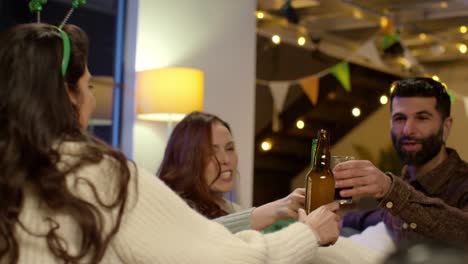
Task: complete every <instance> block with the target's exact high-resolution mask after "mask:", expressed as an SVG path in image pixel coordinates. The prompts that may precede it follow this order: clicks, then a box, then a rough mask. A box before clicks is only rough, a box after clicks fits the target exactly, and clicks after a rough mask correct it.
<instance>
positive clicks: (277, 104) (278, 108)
mask: <svg viewBox="0 0 468 264" xmlns="http://www.w3.org/2000/svg"><path fill="white" fill-rule="evenodd" d="M290 84H291V82H270V83H269V87H270V91H271V96H272V97H273V109H272V110H273V111H272V121H271V125H272V130H273V131H274V132H278V131H279V130H280V128H281V124H280V120H279V114H280V113H281V112H282V111H283V107H284V101H285V100H286V96H287V95H288V90H289V85H290Z"/></svg>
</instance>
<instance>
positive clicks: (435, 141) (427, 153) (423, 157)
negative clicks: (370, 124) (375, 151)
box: [391, 127, 445, 166]
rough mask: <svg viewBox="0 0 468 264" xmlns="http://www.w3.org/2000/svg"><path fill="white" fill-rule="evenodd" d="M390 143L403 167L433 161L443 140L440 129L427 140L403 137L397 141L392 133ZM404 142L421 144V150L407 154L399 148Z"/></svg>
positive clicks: (441, 129)
mask: <svg viewBox="0 0 468 264" xmlns="http://www.w3.org/2000/svg"><path fill="white" fill-rule="evenodd" d="M391 136H392V142H393V147H394V148H395V150H396V152H397V154H398V156H399V157H400V160H401V162H403V164H405V165H415V166H420V165H424V164H426V163H427V162H429V161H430V160H431V159H433V158H434V157H435V156H436V155H437V154H438V153H439V152H440V149H441V148H442V146H443V145H444V144H445V143H444V140H443V128H442V127H441V128H440V129H439V131H437V133H435V134H432V135H430V136H429V137H427V138H419V139H418V138H415V137H412V136H403V137H401V138H400V139H399V140H398V139H397V137H396V135H395V134H394V133H393V132H392V133H391ZM404 140H412V141H415V142H416V143H419V144H421V149H420V150H419V151H416V152H407V151H405V150H403V149H402V148H401V145H402V142H403V141H404Z"/></svg>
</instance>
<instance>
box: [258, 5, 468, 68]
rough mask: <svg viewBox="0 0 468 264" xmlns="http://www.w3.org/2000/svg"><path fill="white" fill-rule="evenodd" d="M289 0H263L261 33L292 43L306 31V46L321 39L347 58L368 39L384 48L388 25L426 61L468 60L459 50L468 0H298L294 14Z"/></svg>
mask: <svg viewBox="0 0 468 264" xmlns="http://www.w3.org/2000/svg"><path fill="white" fill-rule="evenodd" d="M288 2H289V1H286V0H258V10H259V11H262V12H264V13H265V17H264V19H259V20H258V32H259V34H261V35H265V36H271V35H272V34H279V35H280V36H281V37H282V38H283V39H285V41H289V42H290V43H295V42H296V39H297V36H299V35H304V36H305V37H306V38H307V40H308V45H305V46H304V48H309V49H310V48H316V47H317V45H315V44H314V42H316V43H319V44H320V46H321V47H320V48H322V50H323V51H324V52H328V53H331V55H333V56H336V57H346V56H347V55H349V51H354V50H356V49H357V48H359V47H360V46H361V45H362V44H363V43H364V42H365V41H367V40H373V41H374V43H375V44H376V46H377V47H380V46H381V45H382V41H383V38H384V32H383V31H384V30H383V29H385V28H388V26H385V24H382V23H387V25H392V26H393V28H394V29H395V30H398V31H399V33H400V35H399V36H400V41H401V44H402V45H403V47H404V48H405V49H407V50H408V51H409V55H411V56H412V57H414V58H415V59H416V61H417V62H419V63H421V64H424V63H431V62H439V61H450V60H460V59H466V58H467V56H466V54H461V53H460V52H459V45H460V44H468V34H462V33H460V26H462V25H465V26H468V1H466V0H452V1H440V0H392V1H389V0H341V1H340V0H292V1H290V7H291V8H290V10H289V11H290V12H289V13H288V12H287V11H285V7H286V6H287V5H286V3H288ZM291 10H293V11H291ZM291 13H295V14H296V15H297V21H293V20H294V19H291ZM286 14H289V18H290V19H289V23H288V19H286V18H285V17H286ZM293 16H294V15H293ZM294 22H297V23H294ZM296 45H297V44H296ZM413 63H414V62H413ZM414 66H415V65H411V66H410V67H414Z"/></svg>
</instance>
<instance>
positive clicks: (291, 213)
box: [273, 188, 305, 221]
mask: <svg viewBox="0 0 468 264" xmlns="http://www.w3.org/2000/svg"><path fill="white" fill-rule="evenodd" d="M273 203H274V204H275V211H276V220H277V221H278V220H285V219H297V217H298V216H299V215H298V210H299V208H304V203H305V188H297V189H295V190H294V191H293V192H292V193H290V194H289V195H288V196H286V197H284V198H282V199H279V200H276V201H274V202H273Z"/></svg>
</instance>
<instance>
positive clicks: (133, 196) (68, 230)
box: [0, 143, 373, 264]
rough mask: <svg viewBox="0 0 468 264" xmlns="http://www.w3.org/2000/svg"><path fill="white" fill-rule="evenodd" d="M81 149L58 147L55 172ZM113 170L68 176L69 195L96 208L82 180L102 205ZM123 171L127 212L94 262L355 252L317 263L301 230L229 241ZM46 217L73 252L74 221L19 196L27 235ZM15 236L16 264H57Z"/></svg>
mask: <svg viewBox="0 0 468 264" xmlns="http://www.w3.org/2000/svg"><path fill="white" fill-rule="evenodd" d="M80 148H81V147H80V145H79V144H76V143H65V144H62V146H61V147H60V152H61V153H62V162H61V164H60V166H66V164H73V162H75V161H76V159H77V158H76V156H75V154H77V153H79V152H80ZM113 164H114V161H113V160H112V159H111V158H105V159H104V160H103V161H102V162H101V163H100V164H98V165H93V166H87V167H84V168H82V169H81V170H80V171H78V172H77V173H75V174H74V175H68V176H67V184H68V188H69V189H70V191H71V192H72V193H73V194H74V195H76V196H79V197H82V198H84V199H86V200H87V201H89V202H91V203H93V204H95V205H96V198H95V196H94V195H93V193H92V191H91V189H90V188H89V185H88V183H87V182H86V181H85V180H88V181H90V182H92V183H93V184H94V185H95V186H96V188H97V190H98V195H99V197H100V198H101V199H102V200H104V201H112V200H113V195H114V192H113V188H114V186H115V177H113V175H114V174H113ZM129 166H130V168H131V172H132V178H131V181H130V185H129V201H128V205H127V209H126V211H125V213H124V218H123V221H122V224H121V227H120V229H119V231H118V233H117V234H116V235H115V237H114V239H113V240H112V241H111V243H110V246H109V248H108V249H107V251H106V253H105V256H104V258H103V260H102V262H101V263H112V264H118V263H205V264H206V263H314V261H313V259H314V258H315V260H319V259H322V260H326V261H324V263H339V261H340V258H339V257H338V258H336V261H335V257H334V255H335V254H338V255H344V256H347V257H346V258H343V259H347V258H348V257H349V256H348V254H351V255H353V254H356V253H353V252H352V251H355V250H356V248H354V247H353V246H351V249H347V247H346V246H345V247H341V248H340V247H336V249H333V248H335V247H329V248H327V249H326V250H325V251H324V253H322V256H321V257H318V258H316V257H317V256H316V253H317V248H318V245H317V239H316V237H315V235H314V233H313V232H312V231H311V230H310V229H309V227H307V226H306V225H304V224H302V223H295V224H292V225H291V226H289V227H287V228H285V229H283V230H280V231H278V232H276V233H272V234H268V235H263V234H261V233H260V232H257V231H250V230H249V231H243V232H240V233H237V234H235V235H233V234H232V233H230V232H229V231H228V230H227V229H226V228H225V227H223V226H222V225H220V224H218V223H216V222H213V221H210V220H208V219H206V218H204V217H203V216H201V215H199V214H198V213H196V212H195V211H193V210H192V209H190V208H189V207H188V206H187V205H186V203H185V202H184V201H183V200H181V199H180V198H179V197H178V196H177V195H176V194H175V193H173V192H172V191H171V190H170V189H169V188H168V187H167V186H166V185H164V184H163V183H162V182H161V181H160V180H159V179H158V178H157V177H155V176H154V175H152V174H150V173H148V172H146V171H145V170H143V169H141V168H138V169H135V168H134V166H133V165H129ZM83 179H85V180H83ZM96 206H97V205H96ZM99 208H100V210H101V211H102V213H103V214H104V218H105V225H106V226H107V227H109V226H111V225H113V223H114V220H115V215H116V214H115V213H116V212H115V210H114V211H109V210H106V209H105V208H102V207H99ZM46 217H51V218H53V219H55V220H56V221H57V222H58V223H59V224H60V228H59V230H58V233H59V234H60V235H61V236H62V238H63V239H64V240H65V242H64V243H66V245H67V248H68V249H69V252H72V253H73V252H77V249H78V247H79V246H78V245H79V241H80V237H79V234H80V232H79V230H78V228H77V225H76V224H75V222H74V221H73V219H72V218H71V217H70V216H68V215H66V214H63V213H57V212H52V211H50V210H48V209H47V208H46V207H45V206H44V205H42V204H41V202H40V201H39V200H38V199H37V196H36V195H35V194H34V192H32V191H31V190H26V193H25V201H24V204H23V208H22V211H21V214H20V220H21V222H22V223H23V224H24V226H25V227H26V228H27V229H28V230H29V231H30V232H32V233H33V234H44V233H46V232H47V231H48V230H49V228H50V224H49V223H48V222H47V221H46V220H45V218H46ZM105 230H108V228H107V229H105ZM16 234H17V239H18V241H19V247H20V261H19V263H28V264H29V263H61V262H60V261H58V260H57V259H55V258H54V257H53V256H52V254H50V252H49V250H48V248H47V244H46V240H45V239H44V238H43V237H40V236H36V235H33V234H31V233H28V232H26V231H25V230H23V228H21V227H19V226H17V227H16ZM361 254H362V253H361ZM372 257H373V255H367V257H365V258H364V259H363V258H361V257H359V261H361V262H359V263H372V262H369V260H373V258H372ZM351 258H352V257H351ZM341 260H342V259H341ZM0 262H2V261H0ZM345 263H346V262H345Z"/></svg>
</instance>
